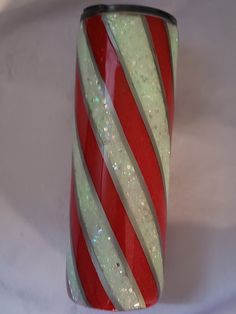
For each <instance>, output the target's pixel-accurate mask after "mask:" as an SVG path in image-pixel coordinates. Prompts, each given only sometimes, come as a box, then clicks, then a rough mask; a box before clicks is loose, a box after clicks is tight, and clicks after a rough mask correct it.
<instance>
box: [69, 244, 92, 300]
mask: <svg viewBox="0 0 236 314" xmlns="http://www.w3.org/2000/svg"><path fill="white" fill-rule="evenodd" d="M66 271H67V278H68V284H69V288H70V291H71V295H72V298H73V300H74V301H75V302H76V303H79V304H81V305H87V303H86V301H85V296H84V291H83V288H82V285H81V282H80V278H79V276H78V272H77V270H76V265H75V261H74V256H73V252H72V248H71V243H70V244H69V248H68V251H67V260H66Z"/></svg>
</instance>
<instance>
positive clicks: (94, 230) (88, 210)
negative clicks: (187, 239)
mask: <svg viewBox="0 0 236 314" xmlns="http://www.w3.org/2000/svg"><path fill="white" fill-rule="evenodd" d="M75 132H76V131H74V146H73V164H74V172H75V183H76V192H77V195H78V202H79V209H78V211H79V215H80V216H81V220H82V228H83V231H84V234H85V238H86V239H87V245H88V248H89V250H90V255H91V257H92V260H93V263H94V266H95V268H96V271H97V273H98V276H99V278H100V280H101V282H102V284H103V287H104V289H105V290H106V292H107V294H108V296H109V297H110V299H111V301H112V303H113V304H114V305H115V307H116V308H117V309H118V310H122V309H124V310H127V309H135V308H143V307H145V303H144V301H143V299H142V296H141V293H140V291H139V289H138V287H137V285H136V282H135V279H134V277H133V275H132V273H131V271H130V269H129V266H128V264H127V263H126V261H125V258H124V257H123V254H122V252H121V250H120V248H119V245H118V243H117V241H116V239H115V236H114V234H113V232H112V230H111V228H110V225H109V222H108V220H107V218H106V216H105V214H104V212H103V209H102V206H101V204H100V202H99V199H98V197H97V195H96V192H95V190H94V187H93V184H92V182H91V179H90V178H89V177H88V173H87V171H86V168H85V164H84V163H83V161H82V159H81V153H80V148H79V146H78V142H77V138H76V134H75Z"/></svg>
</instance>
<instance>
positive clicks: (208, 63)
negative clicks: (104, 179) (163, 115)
mask: <svg viewBox="0 0 236 314" xmlns="http://www.w3.org/2000/svg"><path fill="white" fill-rule="evenodd" d="M26 2H31V3H30V4H28V5H27V4H26ZM101 2H105V3H112V1H105V0H104V1H96V2H95V1H89V4H93V3H101ZM113 2H116V3H117V1H113ZM118 2H119V3H128V2H130V3H138V1H118ZM139 3H140V2H139ZM85 4H88V1H78V0H76V1H75V0H74V1H73V0H64V1H63V0H57V1H56V0H54V1H53V0H51V1H50V0H48V1H46V0H44V1H43V0H40V1H37V0H28V1H27V0H25V1H24V0H11V1H7V0H4V1H3V0H2V1H0V11H1V13H0V239H1V240H0V308H1V310H0V312H1V313H3V314H28V313H29V314H31V313H32V314H42V313H43V314H54V313H55V314H67V313H68V314H70V313H80V314H91V313H95V311H93V310H89V309H85V308H82V307H78V306H75V305H74V304H73V303H72V302H71V301H70V300H69V299H68V297H67V294H66V288H65V287H66V286H65V255H66V246H67V238H68V225H69V223H68V221H69V219H68V216H69V208H68V207H69V186H70V171H71V146H72V143H71V142H72V141H71V127H72V112H73V97H74V96H73V95H74V94H73V90H74V71H75V47H76V34H77V29H78V24H79V16H80V10H81V8H82V7H83V6H84V5H85ZM142 4H143V3H142ZM148 4H152V5H153V4H155V6H158V7H159V8H161V9H164V10H168V11H170V12H171V13H172V14H174V15H175V16H176V17H177V19H178V25H179V31H180V52H179V68H178V84H177V87H178V90H177V103H176V119H175V129H174V136H173V153H172V166H171V193H170V202H169V210H168V249H167V260H166V285H165V292H164V295H163V298H162V301H161V302H160V304H159V305H157V306H155V307H153V308H151V309H149V310H147V311H146V313H150V314H151V313H152V314H156V313H161V314H185V313H186V314H205V313H206V314H222V313H224V314H234V313H235V312H236V250H235V239H236V191H235V187H236V144H235V143H236V101H235V99H236V83H235V77H236V61H235V60H236V40H235V37H236V22H235V20H236V13H235V12H236V2H235V0H225V1H222V0H198V1H196V0H178V1H176V0H169V1H168V0H160V1H159V0H156V1H145V5H148ZM141 313H145V311H140V314H141Z"/></svg>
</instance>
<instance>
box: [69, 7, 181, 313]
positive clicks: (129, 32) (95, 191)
mask: <svg viewBox="0 0 236 314" xmlns="http://www.w3.org/2000/svg"><path fill="white" fill-rule="evenodd" d="M177 42H178V33H177V27H176V20H175V18H174V17H173V16H171V15H169V14H168V13H166V12H163V11H160V10H158V9H153V8H149V7H142V6H133V5H114V6H113V5H111V6H105V5H98V6H92V7H89V8H87V9H85V11H84V13H83V15H82V18H81V29H80V32H79V37H78V46H77V61H76V93H75V119H74V121H75V122H74V127H73V168H72V187H71V212H70V227H71V237H70V250H69V254H68V260H67V284H68V291H69V294H70V296H71V297H72V299H73V300H74V301H75V302H78V303H80V304H82V305H86V306H89V307H93V308H97V309H103V310H117V311H124V310H134V309H143V308H146V307H149V306H151V305H153V304H155V303H156V302H157V301H158V299H159V297H160V295H161V293H162V291H163V283H164V276H163V268H164V254H165V239H166V208H167V200H168V187H169V161H170V152H171V133H172V126H173V116H174V89H175V88H174V86H175V77H176V63H177V47H178V43H177Z"/></svg>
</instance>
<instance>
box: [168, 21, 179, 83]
mask: <svg viewBox="0 0 236 314" xmlns="http://www.w3.org/2000/svg"><path fill="white" fill-rule="evenodd" d="M166 25H167V29H168V34H169V40H170V47H171V55H172V66H173V73H174V83H175V85H176V74H177V59H178V43H179V35H178V30H177V27H176V26H175V25H173V24H171V23H168V22H167V23H166Z"/></svg>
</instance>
